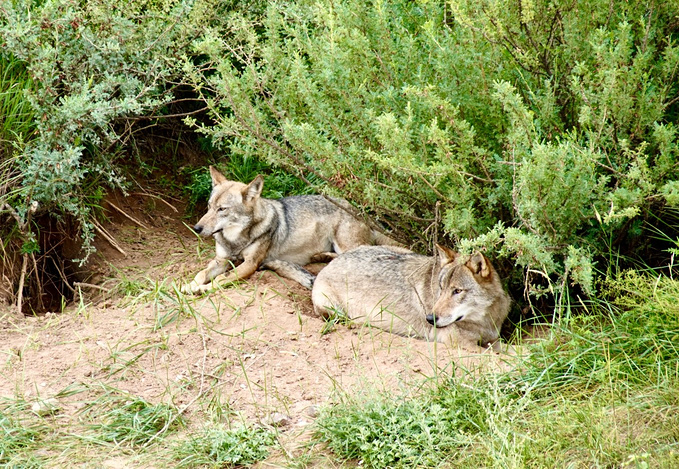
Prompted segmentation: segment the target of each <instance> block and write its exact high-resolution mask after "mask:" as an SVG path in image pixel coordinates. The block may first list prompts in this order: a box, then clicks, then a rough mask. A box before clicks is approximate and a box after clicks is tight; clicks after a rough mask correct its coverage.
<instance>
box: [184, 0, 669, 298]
mask: <svg viewBox="0 0 679 469" xmlns="http://www.w3.org/2000/svg"><path fill="white" fill-rule="evenodd" d="M357 11H361V14H356V12H357ZM676 13H677V10H676V6H673V5H670V4H667V3H663V4H661V3H659V2H651V3H650V4H649V3H646V4H640V3H635V2H622V3H621V2H613V3H611V4H610V5H609V4H608V3H606V4H603V3H601V2H598V1H594V0H579V1H576V2H566V1H556V2H533V1H529V2H515V1H509V0H485V1H483V2H476V1H471V0H458V1H454V2H450V3H441V2H411V1H405V0H390V1H385V2H374V3H369V4H368V5H366V4H365V2H360V1H358V0H343V1H339V2H309V1H305V0H300V1H297V2H294V3H290V2H274V3H271V4H270V5H269V7H268V9H267V10H266V14H265V15H264V16H263V17H262V18H261V19H260V18H257V17H252V16H250V15H244V14H242V15H233V16H232V17H230V18H229V19H228V21H227V22H226V23H225V28H226V29H225V31H226V32H221V31H216V30H207V31H206V33H205V34H204V35H203V37H202V38H200V40H198V41H197V42H196V44H195V50H196V52H197V53H198V54H200V56H201V57H203V58H204V60H203V61H202V62H201V63H200V64H197V65H196V66H195V67H187V70H188V77H189V78H190V79H191V80H192V82H193V83H194V86H195V87H196V89H197V90H198V91H199V92H200V93H201V94H202V96H203V97H204V98H205V99H206V101H207V102H208V104H209V106H210V111H211V114H212V117H213V120H214V123H212V124H210V123H207V124H206V123H202V124H200V125H199V127H200V129H201V130H202V131H203V132H204V133H206V134H208V135H209V136H211V137H212V138H213V140H214V141H215V142H216V143H217V144H220V145H222V146H223V147H224V148H228V149H229V150H230V151H231V152H233V153H236V154H241V155H244V156H245V157H262V158H265V159H266V160H267V161H269V162H270V163H272V164H275V165H278V166H281V167H283V168H285V169H287V170H289V171H291V172H293V173H295V174H298V175H299V176H300V177H306V176H308V175H314V176H315V177H317V178H318V179H317V180H318V183H317V184H316V186H317V189H318V190H319V191H323V192H326V193H329V194H333V195H335V194H338V195H343V196H346V197H349V198H351V199H353V200H354V201H356V202H357V203H359V204H360V205H361V206H364V207H366V209H367V210H371V211H373V212H375V213H376V214H377V215H378V216H379V217H380V218H381V220H382V221H384V222H386V223H387V224H389V225H390V226H391V227H393V228H394V229H396V230H398V231H400V232H401V233H402V234H404V237H406V238H409V239H411V240H412V242H413V243H414V244H417V242H418V241H424V242H431V241H432V240H435V238H436V237H437V235H436V233H437V231H436V228H437V226H438V225H437V224H438V221H439V219H441V220H442V221H443V228H444V229H445V232H446V234H447V235H448V236H450V237H451V238H453V240H454V241H460V245H461V247H462V248H463V249H465V250H471V249H475V248H481V249H487V250H496V251H497V252H498V254H499V256H501V257H505V258H508V259H511V260H512V262H513V263H515V264H516V265H517V266H519V267H521V268H522V269H523V271H524V281H525V282H526V286H527V288H528V290H529V291H530V292H531V293H533V294H537V295H539V294H541V293H544V292H547V293H551V294H556V295H557V300H558V301H562V300H563V298H564V294H565V293H566V292H567V290H568V286H569V284H571V283H575V284H578V285H580V286H581V288H583V289H584V290H585V292H587V293H592V292H593V287H594V283H593V269H594V262H595V261H597V260H600V259H602V258H603V256H605V255H606V254H607V250H609V249H614V250H617V249H619V248H620V244H621V243H623V242H624V241H625V240H626V239H627V238H626V235H631V236H634V234H635V233H633V232H631V231H630V228H631V226H632V225H630V223H631V222H633V221H634V220H640V219H643V218H644V217H645V216H646V214H647V213H648V212H649V211H651V210H656V211H659V210H661V209H662V207H663V206H664V204H676V203H677V199H678V197H677V193H678V192H677V187H679V182H678V181H677V180H676V174H677V172H676V169H677V166H678V162H677V132H676V129H675V126H674V124H673V123H672V121H673V120H674V116H676V114H677V110H679V106H678V103H677V101H676V99H674V96H676V94H677V92H678V91H679V80H677V70H679V67H678V65H679V48H677V45H676V40H675V36H676V30H677V24H676V21H674V20H673V18H674V17H675V15H676ZM224 37H228V40H227V39H224ZM189 123H193V124H196V125H198V123H197V122H194V121H191V120H189ZM422 233H425V238H426V239H424V240H422V239H421V238H422ZM637 234H638V233H637ZM611 240H612V241H611ZM612 243H613V244H616V245H614V246H612V245H611V244H612Z"/></svg>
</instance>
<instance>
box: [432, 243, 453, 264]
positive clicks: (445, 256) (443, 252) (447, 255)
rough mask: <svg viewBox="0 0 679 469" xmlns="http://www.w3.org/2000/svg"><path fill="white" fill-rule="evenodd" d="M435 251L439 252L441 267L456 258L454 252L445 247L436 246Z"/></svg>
mask: <svg viewBox="0 0 679 469" xmlns="http://www.w3.org/2000/svg"><path fill="white" fill-rule="evenodd" d="M436 250H437V251H438V252H439V259H440V262H441V267H443V266H444V265H446V264H449V263H451V262H453V261H454V260H455V258H456V257H457V253H456V252H455V251H453V250H452V249H450V248H447V247H445V246H441V245H440V244H437V245H436Z"/></svg>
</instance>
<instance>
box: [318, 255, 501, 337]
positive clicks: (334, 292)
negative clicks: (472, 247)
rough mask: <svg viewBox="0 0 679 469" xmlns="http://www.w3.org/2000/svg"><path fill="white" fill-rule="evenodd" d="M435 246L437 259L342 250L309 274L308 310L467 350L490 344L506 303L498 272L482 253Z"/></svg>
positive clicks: (495, 335) (496, 335)
mask: <svg viewBox="0 0 679 469" xmlns="http://www.w3.org/2000/svg"><path fill="white" fill-rule="evenodd" d="M436 248H437V251H438V259H436V258H434V257H428V256H423V255H419V254H416V253H414V252H412V251H409V250H407V249H403V248H398V247H397V248H394V247H387V246H362V247H359V248H357V249H354V250H352V251H349V252H346V253H344V254H341V255H340V256H338V257H337V258H336V259H334V260H333V261H331V262H330V263H329V264H328V265H327V266H326V267H325V268H324V269H323V270H321V272H320V273H319V274H318V276H317V278H316V281H315V283H314V287H313V290H312V292H311V298H312V301H313V304H314V310H315V311H316V313H317V314H319V315H321V316H323V317H327V316H328V315H329V314H330V313H331V312H332V311H333V310H336V309H338V310H340V311H342V312H343V313H344V314H346V315H347V316H348V318H349V319H351V320H352V322H354V323H358V324H362V323H369V324H370V325H371V326H374V327H378V328H380V329H384V330H387V331H389V332H392V333H395V334H400V335H405V336H415V337H419V338H422V339H426V340H428V341H438V342H444V343H448V344H451V345H459V346H462V347H464V348H470V349H472V350H476V349H478V347H479V346H482V347H487V346H488V345H494V344H495V343H496V341H497V339H498V337H499V330H500V327H501V325H502V322H503V321H504V320H505V318H506V317H507V313H508V311H509V305H510V299H509V296H508V295H507V293H506V292H505V291H504V289H503V288H502V283H501V282H500V278H499V276H498V274H497V272H496V271H495V269H494V268H493V266H492V265H491V263H490V261H489V260H488V259H487V258H486V257H485V256H484V255H483V254H481V253H475V254H473V255H471V256H465V255H461V254H459V253H456V252H454V251H453V250H451V249H449V248H446V247H442V246H439V245H437V246H436ZM499 345H500V344H499V342H498V343H497V344H496V345H495V346H494V348H495V349H496V350H497V349H498V348H499Z"/></svg>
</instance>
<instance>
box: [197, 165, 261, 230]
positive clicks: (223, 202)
mask: <svg viewBox="0 0 679 469" xmlns="http://www.w3.org/2000/svg"><path fill="white" fill-rule="evenodd" d="M210 176H211V177H212V194H211V195H210V200H209V201H208V204H207V213H206V214H205V215H203V218H201V219H200V220H199V221H198V223H196V225H195V226H194V227H193V229H194V231H195V232H196V233H198V234H200V235H201V236H205V237H208V236H214V235H216V234H217V233H222V235H223V236H224V238H225V239H227V240H228V241H232V242H235V241H237V240H238V238H239V237H240V236H241V234H242V233H243V232H244V231H245V230H247V229H248V227H249V226H250V225H251V224H252V220H253V213H254V210H255V207H256V204H257V201H258V200H259V197H260V195H261V194H262V188H263V186H264V178H262V176H261V175H259V176H257V177H255V178H254V179H253V180H252V182H250V184H243V183H241V182H236V181H229V180H227V179H226V177H224V175H223V174H221V173H220V172H219V171H217V170H216V169H215V168H213V167H212V166H210Z"/></svg>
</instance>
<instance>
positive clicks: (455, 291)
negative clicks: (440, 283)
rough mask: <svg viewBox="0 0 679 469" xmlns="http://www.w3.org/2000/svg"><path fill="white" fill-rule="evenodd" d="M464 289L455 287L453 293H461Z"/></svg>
mask: <svg viewBox="0 0 679 469" xmlns="http://www.w3.org/2000/svg"><path fill="white" fill-rule="evenodd" d="M462 291H463V290H462V289H461V288H453V295H459V294H460V293H462Z"/></svg>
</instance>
